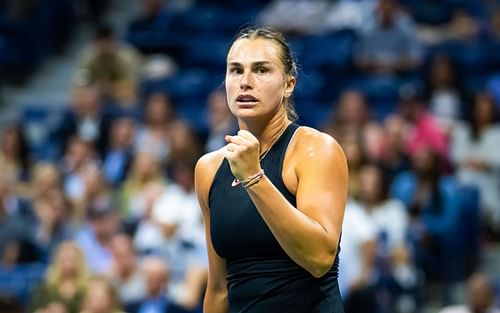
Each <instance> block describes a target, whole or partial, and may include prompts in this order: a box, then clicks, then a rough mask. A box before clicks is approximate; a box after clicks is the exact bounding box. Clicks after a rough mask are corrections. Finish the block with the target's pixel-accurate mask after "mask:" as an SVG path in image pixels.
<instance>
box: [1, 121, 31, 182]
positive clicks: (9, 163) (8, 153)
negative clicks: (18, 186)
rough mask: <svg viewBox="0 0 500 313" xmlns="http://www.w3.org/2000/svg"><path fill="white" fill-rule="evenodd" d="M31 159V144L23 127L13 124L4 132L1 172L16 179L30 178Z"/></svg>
mask: <svg viewBox="0 0 500 313" xmlns="http://www.w3.org/2000/svg"><path fill="white" fill-rule="evenodd" d="M30 170H31V160H30V155H29V146H28V141H27V139H26V136H25V134H24V131H23V128H21V126H19V125H11V126H9V127H7V128H5V129H4V130H3V132H2V139H1V148H0V172H1V173H2V175H5V176H7V177H9V176H10V177H11V178H12V179H14V180H15V181H21V182H23V181H27V180H29V178H30Z"/></svg>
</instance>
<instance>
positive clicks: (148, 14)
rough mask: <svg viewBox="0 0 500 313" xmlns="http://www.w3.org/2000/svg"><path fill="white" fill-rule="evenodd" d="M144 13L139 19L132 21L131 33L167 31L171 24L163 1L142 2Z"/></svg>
mask: <svg viewBox="0 0 500 313" xmlns="http://www.w3.org/2000/svg"><path fill="white" fill-rule="evenodd" d="M142 3H143V7H142V12H141V14H140V16H139V17H137V18H136V19H135V20H133V21H132V23H131V24H130V26H129V31H130V32H134V31H146V32H154V31H165V30H166V29H168V26H169V24H170V22H171V18H170V16H169V15H168V10H167V8H166V2H165V1H163V0H145V1H143V2H142Z"/></svg>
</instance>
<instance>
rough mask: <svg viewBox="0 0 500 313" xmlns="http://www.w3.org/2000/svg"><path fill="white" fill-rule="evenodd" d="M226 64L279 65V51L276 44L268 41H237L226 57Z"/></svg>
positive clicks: (257, 39) (246, 39) (259, 39)
mask: <svg viewBox="0 0 500 313" xmlns="http://www.w3.org/2000/svg"><path fill="white" fill-rule="evenodd" d="M227 62H228V64H230V63H240V64H252V63H258V62H269V63H278V64H279V63H281V62H280V50H279V46H278V44H277V43H275V42H274V41H273V40H270V39H264V38H255V39H248V38H243V39H238V40H236V41H235V42H234V43H233V45H232V46H231V49H230V50H229V53H228V55H227Z"/></svg>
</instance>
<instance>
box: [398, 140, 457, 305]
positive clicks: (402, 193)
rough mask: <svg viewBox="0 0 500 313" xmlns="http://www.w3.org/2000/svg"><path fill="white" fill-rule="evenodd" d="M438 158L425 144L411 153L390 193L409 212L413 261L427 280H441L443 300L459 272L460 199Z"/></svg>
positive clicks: (445, 298)
mask: <svg viewBox="0 0 500 313" xmlns="http://www.w3.org/2000/svg"><path fill="white" fill-rule="evenodd" d="M440 160H441V158H440V157H439V155H437V154H436V153H435V152H433V151H432V150H431V149H429V148H427V149H426V148H421V149H419V150H417V151H415V153H414V154H413V155H412V157H411V161H412V168H413V171H411V172H406V173H402V174H400V175H399V176H397V177H396V178H395V180H394V181H393V183H392V186H391V188H392V190H391V195H392V196H393V197H395V198H397V199H399V200H401V201H402V202H403V203H404V204H405V206H406V208H407V210H408V212H409V216H410V224H409V237H410V240H411V243H412V249H413V251H414V254H415V261H416V264H417V266H418V267H419V268H421V269H422V270H423V271H424V272H425V274H426V278H427V281H430V282H439V283H442V284H444V286H443V287H444V288H442V290H443V293H442V294H441V296H442V300H443V301H445V302H446V301H450V300H451V299H450V297H451V295H450V294H449V292H450V286H451V284H452V283H453V282H454V281H455V280H456V279H457V278H458V277H459V275H460V274H461V273H460V272H459V269H458V268H457V266H458V262H457V261H456V260H455V258H456V257H457V255H456V254H457V252H458V249H456V248H457V246H456V242H454V240H455V239H454V238H455V236H456V234H457V233H456V232H457V231H458V228H457V226H458V218H459V216H460V215H459V212H460V199H459V198H458V197H457V196H456V195H457V193H458V185H457V182H456V181H455V179H454V178H453V177H452V176H443V175H442V172H441V171H440Z"/></svg>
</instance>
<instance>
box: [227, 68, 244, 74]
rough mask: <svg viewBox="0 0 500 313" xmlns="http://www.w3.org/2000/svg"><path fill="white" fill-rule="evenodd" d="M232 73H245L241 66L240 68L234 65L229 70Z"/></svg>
mask: <svg viewBox="0 0 500 313" xmlns="http://www.w3.org/2000/svg"><path fill="white" fill-rule="evenodd" d="M229 72H230V73H234V74H241V73H243V70H242V69H241V68H238V67H233V68H231V69H230V70H229Z"/></svg>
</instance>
